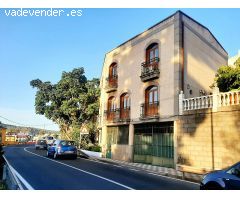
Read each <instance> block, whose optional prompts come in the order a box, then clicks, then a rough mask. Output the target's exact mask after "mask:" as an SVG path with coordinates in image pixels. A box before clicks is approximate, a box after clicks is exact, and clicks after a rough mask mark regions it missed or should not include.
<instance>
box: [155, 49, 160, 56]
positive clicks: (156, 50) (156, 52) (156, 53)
mask: <svg viewBox="0 0 240 200" xmlns="http://www.w3.org/2000/svg"><path fill="white" fill-rule="evenodd" d="M158 57H159V55H158V48H156V49H155V58H158Z"/></svg>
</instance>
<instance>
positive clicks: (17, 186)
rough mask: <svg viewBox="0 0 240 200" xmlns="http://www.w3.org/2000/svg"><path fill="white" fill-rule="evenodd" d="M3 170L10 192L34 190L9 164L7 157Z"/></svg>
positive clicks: (4, 179)
mask: <svg viewBox="0 0 240 200" xmlns="http://www.w3.org/2000/svg"><path fill="white" fill-rule="evenodd" d="M3 158H4V160H5V166H4V169H3V181H4V182H5V183H6V185H7V189H9V190H33V188H32V187H31V186H30V185H29V184H28V183H27V182H26V181H25V180H24V178H23V177H22V176H21V175H20V174H19V173H18V172H17V171H16V170H15V169H14V168H13V167H12V166H11V165H10V164H9V162H8V160H7V159H6V157H5V156H4V155H3Z"/></svg>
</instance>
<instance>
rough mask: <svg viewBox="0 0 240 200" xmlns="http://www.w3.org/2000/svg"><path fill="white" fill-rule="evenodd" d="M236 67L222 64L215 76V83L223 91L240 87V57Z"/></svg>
mask: <svg viewBox="0 0 240 200" xmlns="http://www.w3.org/2000/svg"><path fill="white" fill-rule="evenodd" d="M234 65H235V67H230V66H222V67H220V68H219V69H218V71H217V74H216V76H215V83H216V84H217V86H218V88H219V90H220V91H221V92H228V91H231V90H239V89H240V58H238V59H237V61H236V62H235V63H234Z"/></svg>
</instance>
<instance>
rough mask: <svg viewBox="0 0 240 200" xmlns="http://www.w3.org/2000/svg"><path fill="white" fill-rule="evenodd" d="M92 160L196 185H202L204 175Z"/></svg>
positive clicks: (157, 167)
mask: <svg viewBox="0 0 240 200" xmlns="http://www.w3.org/2000/svg"><path fill="white" fill-rule="evenodd" d="M92 159H95V160H99V161H101V162H106V163H111V164H117V165H121V166H124V167H127V168H133V169H134V168H135V169H138V170H141V171H146V172H150V173H155V174H159V175H163V176H169V177H173V178H177V179H182V180H188V181H192V182H196V183H200V181H201V179H202V175H199V174H194V173H189V172H181V171H177V170H175V169H172V168H167V167H160V166H153V165H148V164H143V163H132V162H125V161H119V160H112V159H109V158H96V157H95V158H93V157H92Z"/></svg>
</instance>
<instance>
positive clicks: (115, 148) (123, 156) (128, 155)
mask: <svg viewBox="0 0 240 200" xmlns="http://www.w3.org/2000/svg"><path fill="white" fill-rule="evenodd" d="M111 151H112V159H113V160H122V161H127V162H131V161H132V154H133V146H131V145H117V144H114V145H112V149H111Z"/></svg>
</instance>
